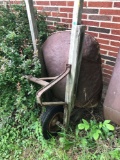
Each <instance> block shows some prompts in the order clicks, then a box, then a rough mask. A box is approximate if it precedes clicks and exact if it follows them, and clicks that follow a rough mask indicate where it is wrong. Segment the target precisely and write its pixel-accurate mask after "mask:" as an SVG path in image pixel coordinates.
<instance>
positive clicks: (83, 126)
mask: <svg viewBox="0 0 120 160" xmlns="http://www.w3.org/2000/svg"><path fill="white" fill-rule="evenodd" d="M82 121H83V122H82V123H80V124H79V125H78V129H79V130H84V131H85V132H86V136H87V138H89V139H92V138H93V139H94V140H98V139H99V138H100V137H101V138H104V137H106V138H107V137H108V136H109V135H111V131H114V126H113V125H111V124H110V120H105V121H104V122H103V123H102V122H99V123H97V122H96V121H95V120H90V123H89V122H88V121H86V120H85V119H82Z"/></svg>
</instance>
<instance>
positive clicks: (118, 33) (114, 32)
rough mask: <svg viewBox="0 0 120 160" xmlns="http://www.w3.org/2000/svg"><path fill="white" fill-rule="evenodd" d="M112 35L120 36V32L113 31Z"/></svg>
mask: <svg viewBox="0 0 120 160" xmlns="http://www.w3.org/2000/svg"><path fill="white" fill-rule="evenodd" d="M111 33H112V34H116V35H118V36H119V35H120V30H112V32H111Z"/></svg>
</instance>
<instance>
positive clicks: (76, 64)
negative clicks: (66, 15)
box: [64, 0, 85, 128]
mask: <svg viewBox="0 0 120 160" xmlns="http://www.w3.org/2000/svg"><path fill="white" fill-rule="evenodd" d="M83 2H84V0H75V2H74V11H73V23H72V31H71V40H70V52H69V60H68V64H70V65H71V72H70V73H69V75H68V76H67V82H66V92H65V102H66V104H67V106H65V107H64V125H65V127H66V128H67V127H68V125H69V121H70V115H71V112H72V109H73V108H74V102H75V99H76V93H77V84H78V77H79V73H80V65H81V59H82V46H83V40H84V33H85V26H83V25H80V24H81V17H82V9H83Z"/></svg>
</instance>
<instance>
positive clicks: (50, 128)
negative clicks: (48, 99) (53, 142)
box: [41, 106, 64, 139]
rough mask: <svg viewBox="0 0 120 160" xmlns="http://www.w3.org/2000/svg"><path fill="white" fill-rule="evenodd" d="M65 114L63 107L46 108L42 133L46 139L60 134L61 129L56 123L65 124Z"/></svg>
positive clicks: (42, 117) (42, 122)
mask: <svg viewBox="0 0 120 160" xmlns="http://www.w3.org/2000/svg"><path fill="white" fill-rule="evenodd" d="M63 112H64V109H63V106H49V107H46V111H45V112H43V113H42V115H41V125H42V133H43V137H44V138H45V139H49V138H51V137H52V136H57V133H58V132H60V130H61V129H60V127H59V126H58V125H57V124H56V123H57V122H60V123H61V124H63Z"/></svg>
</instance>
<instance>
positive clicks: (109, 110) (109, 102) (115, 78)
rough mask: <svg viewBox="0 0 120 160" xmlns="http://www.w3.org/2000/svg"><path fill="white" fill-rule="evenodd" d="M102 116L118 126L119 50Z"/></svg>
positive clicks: (119, 101)
mask: <svg viewBox="0 0 120 160" xmlns="http://www.w3.org/2000/svg"><path fill="white" fill-rule="evenodd" d="M104 116H105V119H110V120H112V121H113V122H115V123H117V124H119V125H120V50H119V53H118V56H117V60H116V64H115V67H114V71H113V74H112V78H111V80H110V83H109V86H108V90H107V93H106V97H105V101H104Z"/></svg>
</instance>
